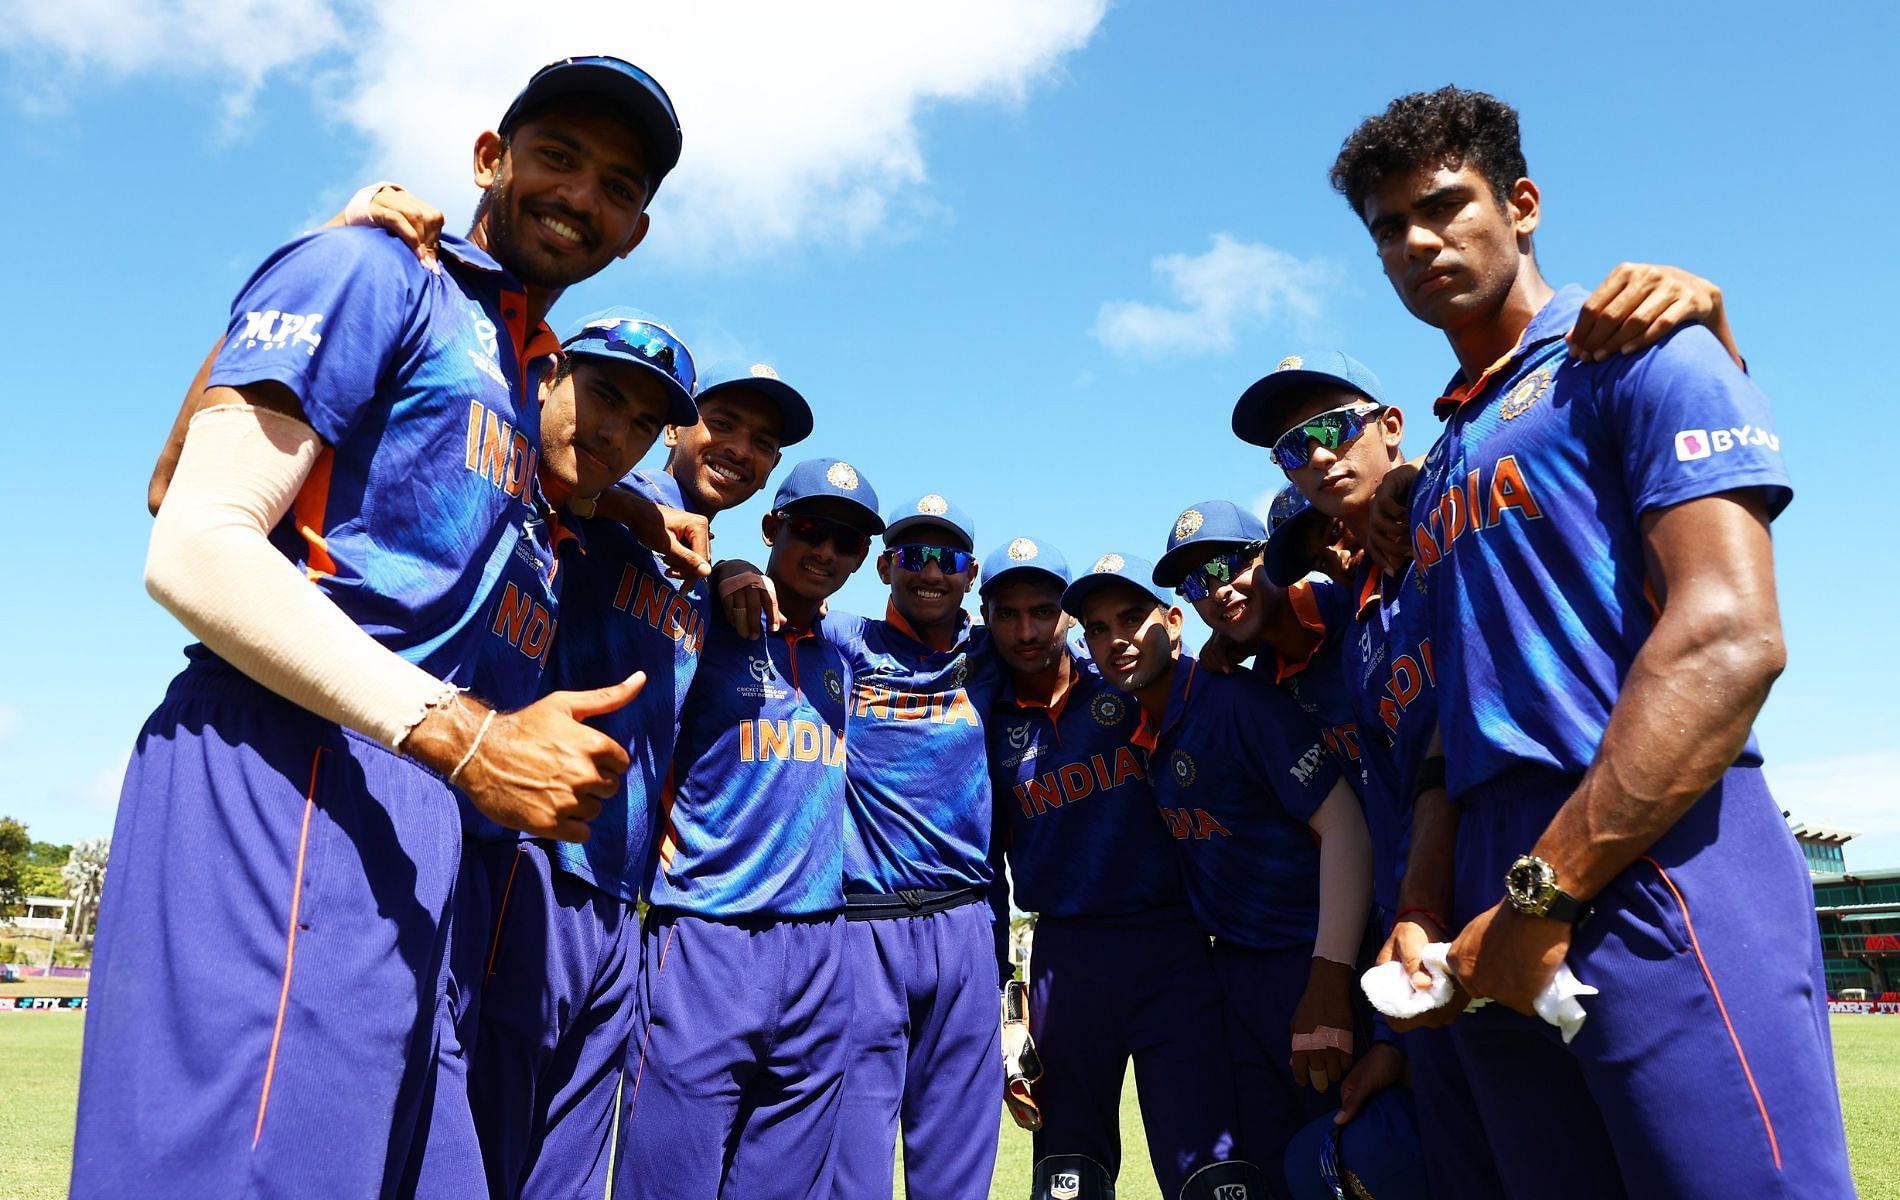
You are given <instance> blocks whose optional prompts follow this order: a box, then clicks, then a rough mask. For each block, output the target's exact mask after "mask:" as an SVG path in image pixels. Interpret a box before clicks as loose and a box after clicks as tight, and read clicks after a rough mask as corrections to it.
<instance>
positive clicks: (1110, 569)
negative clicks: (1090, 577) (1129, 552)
mask: <svg viewBox="0 0 1900 1200" xmlns="http://www.w3.org/2000/svg"><path fill="white" fill-rule="evenodd" d="M1122 565H1123V564H1122V556H1121V555H1119V554H1104V555H1102V557H1100V558H1098V559H1096V560H1095V565H1094V566H1092V567H1090V568H1089V571H1090V572H1091V573H1094V574H1097V575H1100V574H1109V575H1113V574H1114V573H1115V572H1117V571H1119V570H1121V569H1122Z"/></svg>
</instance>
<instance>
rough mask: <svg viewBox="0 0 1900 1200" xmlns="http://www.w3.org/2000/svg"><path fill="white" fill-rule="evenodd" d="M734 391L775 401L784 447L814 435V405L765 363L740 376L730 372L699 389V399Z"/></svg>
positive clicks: (749, 368) (707, 398)
mask: <svg viewBox="0 0 1900 1200" xmlns="http://www.w3.org/2000/svg"><path fill="white" fill-rule="evenodd" d="M734 392H755V393H757V394H758V395H760V396H763V397H765V398H766V399H767V400H769V401H771V403H772V405H773V407H775V408H777V409H778V416H779V434H778V444H779V448H780V449H784V448H785V447H786V446H796V445H797V444H798V443H800V442H802V441H804V440H805V439H806V438H808V437H810V436H811V427H812V419H811V405H809V404H807V403H805V397H803V396H801V395H799V392H798V389H797V388H795V387H793V386H792V385H791V384H789V383H786V382H785V381H784V380H783V379H780V378H779V377H778V372H777V371H774V370H773V369H772V368H770V367H768V366H766V365H765V364H764V363H753V364H752V365H751V366H749V367H747V368H746V369H745V370H743V371H741V372H739V373H738V374H736V375H726V376H723V377H721V378H720V379H718V380H716V381H714V382H712V383H709V384H707V385H706V386H705V387H703V388H701V389H699V402H700V403H701V404H704V403H705V402H706V401H708V400H710V399H712V398H713V397H714V396H718V395H730V394H732V393H734Z"/></svg>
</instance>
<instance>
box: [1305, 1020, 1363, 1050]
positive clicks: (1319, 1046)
mask: <svg viewBox="0 0 1900 1200" xmlns="http://www.w3.org/2000/svg"><path fill="white" fill-rule="evenodd" d="M1293 1048H1294V1049H1295V1050H1339V1051H1342V1052H1344V1053H1346V1054H1351V1053H1352V1030H1350V1029H1335V1028H1334V1027H1333V1026H1331V1025H1321V1026H1320V1027H1319V1028H1318V1029H1315V1030H1314V1031H1313V1032H1311V1033H1296V1034H1294V1035H1293Z"/></svg>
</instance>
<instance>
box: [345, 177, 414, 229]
mask: <svg viewBox="0 0 1900 1200" xmlns="http://www.w3.org/2000/svg"><path fill="white" fill-rule="evenodd" d="M384 188H394V189H395V190H396V191H399V192H400V191H402V188H401V187H399V186H398V185H396V184H393V183H391V182H389V180H387V179H379V180H377V181H376V182H375V183H372V184H370V185H369V186H368V187H366V188H361V189H359V190H358V191H357V193H356V194H355V195H354V196H351V197H350V202H349V203H348V204H345V205H344V206H343V223H344V224H345V225H374V224H376V218H375V217H372V216H370V215H369V202H370V201H371V200H374V199H376V193H377V192H380V191H382V190H383V189H384Z"/></svg>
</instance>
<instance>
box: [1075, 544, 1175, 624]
mask: <svg viewBox="0 0 1900 1200" xmlns="http://www.w3.org/2000/svg"><path fill="white" fill-rule="evenodd" d="M1118 583H1126V584H1129V585H1131V586H1133V587H1137V588H1140V589H1141V591H1142V593H1143V594H1145V595H1146V596H1148V597H1149V598H1150V599H1152V600H1153V601H1154V602H1155V603H1156V604H1159V605H1160V606H1161V607H1163V608H1172V607H1173V606H1174V597H1173V596H1170V595H1168V593H1166V592H1164V591H1162V590H1161V589H1160V588H1158V587H1156V586H1155V585H1154V564H1153V563H1151V562H1149V561H1148V560H1147V559H1145V558H1140V557H1137V556H1136V555H1133V554H1112V553H1111V554H1104V555H1102V557H1100V558H1098V559H1096V560H1095V562H1094V564H1093V565H1092V566H1090V567H1089V569H1088V571H1087V572H1086V573H1085V574H1082V575H1078V576H1076V577H1075V582H1074V583H1071V584H1070V585H1069V586H1068V588H1067V589H1066V590H1064V591H1063V593H1062V611H1063V612H1066V613H1068V614H1069V615H1070V616H1072V617H1079V616H1081V615H1082V605H1083V604H1084V603H1086V602H1087V600H1088V598H1089V597H1090V596H1093V595H1094V594H1095V593H1096V592H1099V591H1101V590H1102V589H1103V588H1105V587H1110V586H1112V585H1114V584H1118Z"/></svg>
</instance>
